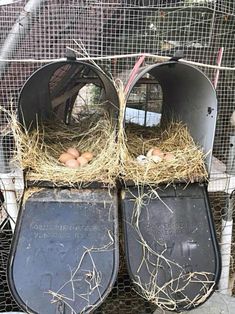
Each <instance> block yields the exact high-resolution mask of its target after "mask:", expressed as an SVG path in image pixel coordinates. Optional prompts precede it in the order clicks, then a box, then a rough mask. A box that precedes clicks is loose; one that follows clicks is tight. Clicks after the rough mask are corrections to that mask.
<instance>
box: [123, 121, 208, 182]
mask: <svg viewBox="0 0 235 314" xmlns="http://www.w3.org/2000/svg"><path fill="white" fill-rule="evenodd" d="M126 146H127V150H126V155H125V158H124V159H125V160H124V161H123V163H122V164H123V169H122V173H123V177H124V178H125V180H131V181H134V182H135V183H136V184H140V183H144V184H159V183H163V182H167V183H170V182H174V181H185V182H194V181H202V180H205V179H206V177H207V171H206V168H205V164H204V157H205V156H204V154H203V152H202V151H201V150H200V149H199V148H198V147H197V146H196V144H195V143H194V141H193V138H192V137H191V135H190V133H189V131H188V129H187V127H186V126H185V125H183V124H182V123H181V122H172V123H171V124H170V125H169V126H168V128H167V129H165V130H164V131H163V130H162V129H161V128H160V127H159V126H154V127H143V126H140V125H136V124H132V123H129V124H127V125H126ZM153 147H158V148H160V149H161V150H162V151H163V152H164V153H169V152H170V153H172V154H173V155H174V159H173V160H164V159H163V160H162V161H160V162H157V163H154V162H147V163H143V164H141V163H139V162H138V161H137V160H136V158H137V157H138V156H139V155H144V156H146V154H147V152H148V151H149V150H150V149H151V148H153Z"/></svg>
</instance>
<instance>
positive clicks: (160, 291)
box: [122, 61, 221, 312]
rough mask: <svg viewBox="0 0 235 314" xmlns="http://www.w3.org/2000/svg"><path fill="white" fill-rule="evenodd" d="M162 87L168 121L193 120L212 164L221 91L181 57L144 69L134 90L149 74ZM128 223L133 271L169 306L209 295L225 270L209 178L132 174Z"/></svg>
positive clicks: (139, 283) (192, 303)
mask: <svg viewBox="0 0 235 314" xmlns="http://www.w3.org/2000/svg"><path fill="white" fill-rule="evenodd" d="M149 76H151V77H152V78H154V79H155V80H156V81H157V82H158V83H159V85H160V86H161V89H162V94H163V102H162V112H161V121H160V123H161V126H162V127H163V128H164V127H165V126H167V124H168V123H170V122H172V121H182V122H183V123H184V124H186V125H187V127H188V129H189V131H190V134H191V135H192V137H193V139H194V141H195V143H197V144H198V145H199V147H201V149H202V150H203V151H204V152H205V153H207V157H206V160H205V163H206V166H207V169H208V172H209V171H210V165H211V158H212V148H213V141H214V133H215V125H216V114H217V99H216V93H215V89H214V87H213V86H212V84H211V82H210V81H209V79H208V78H207V77H206V76H205V74H204V73H202V72H201V71H200V70H198V69H197V68H195V67H193V66H190V65H188V64H185V63H182V62H176V61H169V62H166V63H160V64H155V65H151V66H147V67H145V68H142V69H140V70H139V73H138V74H137V75H136V77H135V78H134V80H133V82H132V84H131V87H130V89H129V93H128V95H127V101H128V97H130V94H131V92H132V90H133V88H135V86H136V85H138V84H139V82H140V80H141V79H142V78H148V77H149ZM126 186H128V188H126V187H125V186H124V187H123V192H122V210H123V224H124V231H125V246H126V255H127V262H128V268H129V272H130V275H131V277H132V280H133V281H134V283H135V284H136V287H137V289H138V291H139V293H140V294H141V295H142V296H143V297H145V298H146V299H147V300H150V301H152V302H154V303H155V304H156V305H157V306H160V307H161V308H162V309H164V310H171V311H177V312H181V311H186V310H190V309H193V308H195V307H197V306H199V305H200V304H202V303H203V302H205V301H206V300H207V299H208V297H209V296H210V295H211V293H212V292H213V291H214V289H215V287H216V285H217V283H218V280H219V277H220V269H221V262H220V254H219V248H218V244H217V240H216V232H215V228H214V223H213V218H212V215H211V209H210V204H209V198H208V194H207V184H200V183H189V184H186V183H183V182H182V183H175V184H168V185H167V184H165V185H164V184H163V185H161V186H159V187H152V188H149V187H147V186H146V187H143V186H137V187H136V186H134V185H133V184H131V183H130V182H126Z"/></svg>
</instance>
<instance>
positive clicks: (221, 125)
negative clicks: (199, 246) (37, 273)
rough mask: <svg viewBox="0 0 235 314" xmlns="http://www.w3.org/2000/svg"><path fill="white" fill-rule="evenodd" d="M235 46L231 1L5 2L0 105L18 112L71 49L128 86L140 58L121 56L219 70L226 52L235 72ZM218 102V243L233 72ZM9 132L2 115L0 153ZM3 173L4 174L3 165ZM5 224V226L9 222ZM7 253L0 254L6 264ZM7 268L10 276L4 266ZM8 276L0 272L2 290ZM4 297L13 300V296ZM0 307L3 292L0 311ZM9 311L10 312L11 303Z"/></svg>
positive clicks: (222, 74) (229, 155)
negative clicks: (41, 73) (38, 79)
mask: <svg viewBox="0 0 235 314" xmlns="http://www.w3.org/2000/svg"><path fill="white" fill-rule="evenodd" d="M234 42H235V2H234V1H233V0H223V1H222V0H184V1H183V0H134V1H130V0H103V1H95V0H63V1H62V0H50V1H49V0H48V1H46V0H43V1H42V0H41V1H40V0H29V1H26V0H15V1H10V0H9V1H7V0H3V1H0V106H2V107H3V108H5V109H7V110H12V109H13V110H15V109H16V107H17V102H18V98H19V93H20V90H21V88H22V86H23V84H24V83H25V81H26V80H27V79H28V78H29V76H30V75H31V74H32V73H33V72H34V71H35V70H36V69H38V68H40V67H41V66H42V65H43V64H45V63H47V62H50V60H51V59H60V58H64V57H65V54H66V48H68V47H69V48H72V49H75V50H76V51H77V53H78V54H77V56H78V57H108V58H107V59H105V60H99V61H97V63H98V64H99V65H101V66H102V67H104V69H105V70H106V71H108V72H109V73H110V75H112V77H113V78H114V79H118V78H119V79H122V80H123V81H125V82H126V81H127V79H128V76H129V74H130V70H131V69H132V68H133V66H134V65H135V63H136V61H137V59H138V58H137V56H129V57H122V58H121V57H119V56H120V55H122V56H123V55H126V54H143V53H148V54H155V55H159V56H169V57H172V56H173V55H175V53H176V52H177V51H179V50H181V51H182V52H183V56H184V59H186V60H189V61H195V62H199V63H203V64H205V65H217V63H218V54H219V52H220V51H221V48H223V55H222V61H221V66H223V67H234V65H235V62H234V61H235V45H234ZM110 56H112V58H109V57H110ZM26 59H27V60H28V59H30V60H28V61H26ZM144 62H145V65H148V64H152V63H154V62H156V59H154V58H151V57H146V58H145V61H144ZM200 69H201V70H202V71H203V72H204V73H205V74H206V75H207V76H208V77H209V79H210V80H211V81H212V83H215V80H216V73H217V74H218V72H217V71H216V70H215V69H212V68H210V67H206V66H200ZM217 96H218V104H219V111H218V118H217V127H216V135H215V141H214V148H213V156H214V165H213V169H212V170H213V171H212V175H211V179H210V184H211V186H212V188H211V193H210V197H211V200H212V206H213V209H214V213H215V222H216V228H217V233H218V236H219V237H220V236H221V232H222V229H221V219H222V217H223V213H224V210H225V208H226V206H227V205H226V204H227V203H226V202H227V198H228V194H229V193H230V192H231V190H232V189H233V188H235V186H234V187H233V185H232V186H230V184H231V180H232V179H231V177H230V176H229V173H228V172H229V171H228V170H229V167H230V166H231V165H233V159H234V156H235V152H234V153H233V150H232V147H233V146H234V145H235V135H234V134H235V133H234V131H235V129H234V126H233V124H234V125H235V117H234V122H233V123H231V116H232V114H233V112H234V110H235V105H234V99H235V71H233V70H220V71H219V77H218V84H217ZM32 106H33V104H32ZM9 132H10V130H9V124H8V117H7V114H6V113H4V112H3V111H0V150H1V149H2V150H4V151H6V152H10V151H12V150H13V148H12V146H11V143H10V141H2V140H1V138H3V136H5V135H6V134H8V133H9ZM233 141H234V142H233ZM0 156H1V153H0ZM226 167H227V168H226ZM231 167H232V166H231ZM0 169H3V163H2V161H1V158H0ZM234 169H235V168H234ZM226 171H227V172H226ZM0 172H1V171H0ZM209 187H210V185H209ZM229 187H230V188H229ZM209 190H210V189H209ZM2 211H3V209H2ZM0 218H1V221H2V222H4V221H5V220H4V219H5V216H4V215H2V216H1V215H0ZM2 230H5V231H1V232H2V233H1V234H0V235H2V237H4V239H7V240H4V241H5V242H6V252H7V250H8V244H9V243H8V236H9V234H10V231H9V230H8V231H6V229H3V227H2ZM233 237H234V234H233ZM4 241H3V245H4V243H5V242H4ZM9 241H10V240H9ZM234 241H235V239H234V238H233V243H234ZM4 254H5V253H4V250H3V249H2V247H0V257H2V256H3V255H4ZM234 258H235V247H234V244H233V246H232V256H231V260H232V263H231V274H232V273H234V272H235V266H234ZM0 264H1V263H0ZM2 265H3V266H2V267H3V268H4V269H5V268H6V267H5V266H6V264H2ZM4 265H5V266H4ZM4 269H2V268H1V270H0V285H1V276H2V278H3V277H4V276H5V275H2V272H3V271H4ZM4 278H5V277H4ZM2 280H3V279H2ZM3 281H4V282H3V285H5V279H4V280H3ZM128 287H129V283H128ZM3 289H5V288H3ZM115 289H116V288H115ZM117 289H118V288H117ZM0 290H1V289H0ZM4 298H6V300H8V297H7V296H6V297H5V296H4ZM2 302H4V301H2V294H1V291H0V312H1V310H2V308H1V304H3V303H2ZM9 304H10V306H11V302H10V301H9ZM4 307H5V310H7V309H8V308H7V301H6V305H4ZM13 309H15V305H14V303H12V310H13ZM105 313H106V312H105ZM107 313H108V310H107ZM128 313H129V312H128ZM130 313H132V312H131V310H130Z"/></svg>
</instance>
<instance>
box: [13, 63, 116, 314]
mask: <svg viewBox="0 0 235 314" xmlns="http://www.w3.org/2000/svg"><path fill="white" fill-rule="evenodd" d="M90 83H93V84H96V85H97V86H99V87H100V88H101V90H102V93H101V96H102V102H103V104H104V106H105V109H107V111H108V112H109V113H110V119H112V118H113V119H116V118H117V114H118V108H119V100H118V95H117V91H116V89H115V87H114V86H113V84H112V81H111V80H110V79H109V77H108V76H107V75H106V74H105V73H104V72H103V71H102V70H99V69H98V68H97V67H95V66H93V65H91V64H89V63H85V62H78V61H76V60H73V61H72V60H68V61H61V62H55V63H51V64H49V65H46V66H44V67H42V68H41V69H39V70H37V71H36V72H35V73H34V74H33V75H32V76H31V77H30V78H29V79H28V81H27V82H26V83H25V85H24V86H23V88H22V91H21V93H20V98H19V108H18V115H19V121H20V122H21V123H22V124H24V125H26V127H27V128H34V127H36V126H37V124H38V123H41V122H44V121H47V120H54V121H55V123H56V122H57V121H58V120H59V121H63V122H65V123H67V124H69V122H70V115H71V111H72V109H73V106H74V102H75V100H76V97H77V94H78V92H79V90H80V89H81V88H82V87H83V86H84V85H86V84H90ZM27 184H31V185H33V187H34V188H35V186H36V190H38V191H37V192H36V193H33V194H32V195H31V196H30V197H29V198H27V199H25V200H24V201H23V203H22V204H21V207H20V212H19V217H18V220H17V224H16V231H15V234H14V238H13V245H12V250H11V254H10V260H9V274H8V278H9V286H10V290H11V292H12V294H13V296H14V298H15V299H16V301H17V302H18V303H19V305H20V306H21V307H22V308H23V309H24V310H25V311H30V312H31V313H45V314H51V313H58V314H66V313H68V314H69V313H71V312H74V313H89V312H91V311H92V310H94V308H96V307H97V306H99V305H100V303H102V302H103V300H104V298H105V297H106V296H107V295H108V293H109V292H110V291H111V289H112V286H113V285H114V282H115V280H116V276H117V272H118V260H119V259H118V258H119V256H118V230H117V229H118V218H117V216H118V214H117V213H118V202H117V190H116V189H115V188H113V189H112V190H110V189H108V188H107V186H105V184H103V183H100V184H98V183H97V182H95V183H94V184H91V185H89V186H86V187H81V186H79V185H77V186H76V184H74V186H73V187H71V186H70V187H69V186H66V185H59V187H58V186H56V185H55V184H53V182H47V181H40V182H33V183H32V182H29V181H28V182H27ZM75 186H76V187H75ZM29 192H30V191H27V189H26V192H25V195H26V194H27V193H29ZM30 193H31V192H30Z"/></svg>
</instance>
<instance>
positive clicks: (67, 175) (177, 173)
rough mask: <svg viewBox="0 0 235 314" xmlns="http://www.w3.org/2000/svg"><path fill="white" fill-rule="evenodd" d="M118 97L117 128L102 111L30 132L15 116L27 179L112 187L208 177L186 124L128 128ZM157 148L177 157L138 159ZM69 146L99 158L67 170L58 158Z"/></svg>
mask: <svg viewBox="0 0 235 314" xmlns="http://www.w3.org/2000/svg"><path fill="white" fill-rule="evenodd" d="M119 96H120V103H121V106H120V115H119V121H118V126H117V121H112V120H111V119H110V117H109V116H107V115H106V114H105V113H104V112H99V113H90V114H88V113H87V114H86V115H84V116H81V118H80V120H79V121H75V122H76V123H74V124H71V125H69V126H68V125H65V124H63V123H62V122H59V121H55V120H54V121H52V122H51V123H50V122H47V123H46V124H44V125H43V126H42V127H38V128H36V129H35V130H32V131H30V132H29V131H27V130H26V129H25V128H24V127H22V126H21V125H19V123H18V122H17V119H16V116H15V115H13V114H12V115H11V116H10V120H11V128H12V131H13V134H14V138H15V143H16V154H15V160H16V161H17V162H18V163H19V164H20V167H21V168H22V169H25V172H26V178H27V179H30V180H44V181H52V182H53V183H55V184H61V183H62V184H64V183H66V184H71V185H72V184H74V183H89V182H94V181H97V182H102V183H105V184H106V183H107V184H108V185H114V184H115V182H116V180H117V178H121V179H123V180H124V181H129V180H131V181H132V182H134V183H135V184H154V185H157V184H160V183H171V182H175V181H184V182H193V181H201V180H205V179H206V178H207V171H206V168H205V164H204V157H205V156H204V155H203V152H202V151H201V150H200V149H199V148H198V147H197V146H196V144H195V143H194V141H193V139H192V137H191V135H190V134H189V131H188V129H187V127H186V126H185V125H183V124H182V123H181V122H172V123H171V124H170V125H169V126H168V128H167V129H165V130H164V131H163V130H162V129H161V128H160V127H159V126H155V127H143V126H140V125H136V124H133V123H129V124H126V125H125V127H124V116H125V114H124V113H125V100H124V96H123V95H122V94H120V95H119ZM156 146H157V147H159V148H160V149H161V150H162V151H163V152H171V153H173V154H174V159H173V160H170V161H169V160H167V161H166V160H162V161H161V162H158V163H154V162H147V163H145V164H141V163H139V162H138V161H137V160H136V158H137V157H138V156H139V155H145V156H146V154H147V152H148V150H149V149H150V148H152V147H156ZM69 147H75V148H77V149H78V150H79V151H81V152H84V151H90V152H92V153H93V154H94V156H95V157H94V159H93V160H92V161H91V162H90V163H89V164H88V165H87V166H85V167H79V168H78V169H71V168H67V167H65V166H64V165H63V164H61V163H60V162H59V160H58V159H59V156H60V154H61V153H63V152H65V151H66V150H67V149H68V148H69Z"/></svg>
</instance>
